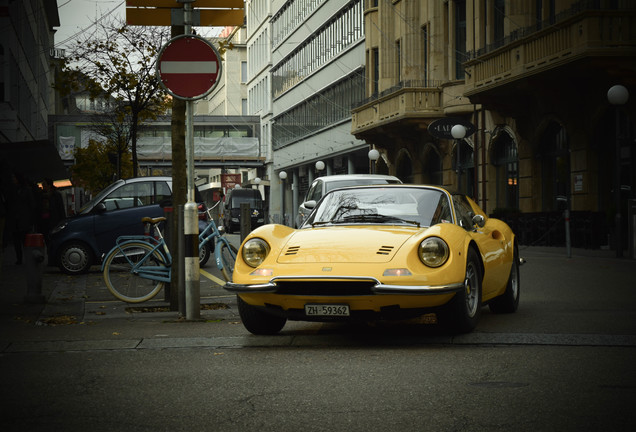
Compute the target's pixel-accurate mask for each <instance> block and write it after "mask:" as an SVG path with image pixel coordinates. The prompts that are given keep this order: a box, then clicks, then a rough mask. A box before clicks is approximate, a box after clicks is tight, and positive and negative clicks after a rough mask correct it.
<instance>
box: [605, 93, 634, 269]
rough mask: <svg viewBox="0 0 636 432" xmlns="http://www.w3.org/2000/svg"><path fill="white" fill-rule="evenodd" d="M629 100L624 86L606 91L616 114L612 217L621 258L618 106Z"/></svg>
mask: <svg viewBox="0 0 636 432" xmlns="http://www.w3.org/2000/svg"><path fill="white" fill-rule="evenodd" d="M628 99H629V91H628V90H627V88H625V86H622V85H615V86H612V87H610V89H609V90H608V91H607V100H608V101H609V103H610V104H612V105H614V106H615V107H616V108H615V111H616V114H615V117H616V150H615V153H616V155H615V164H616V167H615V168H616V169H615V170H614V205H615V206H616V216H615V217H614V224H615V225H614V229H615V232H616V257H617V258H622V256H623V239H622V225H623V224H622V215H621V139H620V136H621V132H620V126H621V124H620V123H621V122H620V114H619V110H620V108H619V107H620V106H621V105H625V104H626V103H627V100H628Z"/></svg>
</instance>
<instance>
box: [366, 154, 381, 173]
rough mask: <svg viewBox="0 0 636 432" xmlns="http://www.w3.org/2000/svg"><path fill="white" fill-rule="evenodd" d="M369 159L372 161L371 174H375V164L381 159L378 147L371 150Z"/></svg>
mask: <svg viewBox="0 0 636 432" xmlns="http://www.w3.org/2000/svg"><path fill="white" fill-rule="evenodd" d="M367 156H369V160H370V161H371V174H375V164H376V162H377V161H378V159H380V152H379V151H377V150H376V149H371V150H369V154H368V155H367Z"/></svg>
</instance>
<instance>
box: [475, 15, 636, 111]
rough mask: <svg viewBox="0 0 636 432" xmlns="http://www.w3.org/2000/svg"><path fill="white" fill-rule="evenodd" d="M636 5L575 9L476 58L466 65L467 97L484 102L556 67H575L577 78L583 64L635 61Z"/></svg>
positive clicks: (523, 30)
mask: <svg viewBox="0 0 636 432" xmlns="http://www.w3.org/2000/svg"><path fill="white" fill-rule="evenodd" d="M634 6H636V5H634ZM634 6H630V7H629V8H628V9H627V10H624V9H623V10H600V9H586V10H581V9H580V8H572V9H569V10H567V11H565V12H564V13H563V14H561V15H560V16H557V17H556V19H555V22H553V23H542V25H538V26H535V27H530V28H525V29H519V30H517V31H516V32H513V33H512V34H511V35H509V36H508V38H506V40H505V41H503V43H502V44H500V45H501V46H493V47H489V48H487V49H483V50H480V51H479V52H476V53H475V52H472V53H470V54H469V55H470V57H471V59H470V60H468V61H467V62H466V63H465V64H464V66H465V70H466V82H465V85H466V87H465V95H466V96H468V97H470V98H471V101H473V102H474V103H481V102H483V97H485V96H487V95H488V93H489V92H493V91H497V92H498V93H499V92H500V91H501V86H503V85H506V84H510V83H514V82H517V81H519V80H522V79H525V78H528V77H531V76H533V75H538V74H542V73H545V72H548V71H552V70H554V69H555V68H560V67H564V66H565V67H568V66H569V67H572V68H573V69H572V73H574V74H576V73H577V71H576V68H577V65H578V64H579V62H580V61H581V60H586V64H595V63H598V65H599V66H603V67H605V68H607V67H608V66H609V64H611V62H612V60H622V61H625V60H626V59H628V58H632V59H633V58H634V56H635V55H636V10H634ZM596 60H598V61H596Z"/></svg>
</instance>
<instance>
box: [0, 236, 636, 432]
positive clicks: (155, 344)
mask: <svg viewBox="0 0 636 432" xmlns="http://www.w3.org/2000/svg"><path fill="white" fill-rule="evenodd" d="M522 256H524V257H525V258H526V259H527V260H528V263H527V264H526V265H525V266H523V267H522V269H521V276H522V300H521V305H520V309H519V311H518V313H516V314H512V315H493V314H491V313H490V312H489V311H488V309H487V308H485V309H484V311H483V312H484V313H483V319H482V321H481V322H480V324H479V326H478V328H477V330H476V331H475V332H473V333H471V334H468V335H461V336H450V335H448V334H445V333H444V331H443V330H441V329H439V328H437V326H435V325H432V324H425V323H413V322H409V323H383V324H376V325H369V326H361V325H345V324H319V323H302V322H293V323H288V324H287V325H286V326H285V328H284V329H283V331H282V332H281V334H280V335H278V336H271V337H263V336H254V335H250V334H249V333H247V331H246V330H245V329H244V328H243V326H242V325H241V322H240V319H239V317H238V314H237V312H236V302H235V298H234V296H231V295H228V294H227V293H226V292H225V291H224V290H223V289H222V288H221V287H220V286H219V285H218V283H215V282H214V277H213V278H212V280H207V279H202V284H201V293H202V303H203V304H204V305H205V306H204V309H203V310H202V311H201V317H202V319H201V320H197V321H185V320H182V319H179V316H178V314H177V313H176V312H171V311H167V310H162V307H165V302H163V301H162V298H161V295H160V296H159V298H158V299H157V301H155V302H149V303H148V304H144V305H143V306H141V307H135V308H131V307H130V305H126V304H123V303H121V302H118V301H115V300H113V299H112V297H111V296H110V294H109V293H108V292H107V290H105V288H104V286H103V283H102V282H101V280H100V274H99V272H98V271H97V269H95V270H94V271H92V272H91V273H89V274H88V275H86V276H82V277H68V276H64V275H61V274H59V272H57V270H56V269H52V268H48V269H47V272H46V274H45V275H44V287H43V292H44V293H45V294H46V296H47V299H48V302H47V304H46V305H29V304H25V303H24V302H23V297H24V281H23V279H24V274H23V273H24V272H23V271H22V270H23V269H21V268H17V267H16V266H13V265H12V264H8V265H7V260H8V259H9V258H7V257H5V260H4V262H5V266H4V268H3V273H2V276H1V277H0V281H2V285H1V289H0V306H1V307H0V324H1V327H0V377H1V382H2V400H1V401H0V407H1V408H0V410H1V411H2V412H1V413H0V429H1V430H3V431H5V430H6V431H12V430H43V431H44V430H46V431H50V430H65V431H73V430H77V431H85V430H92V431H100V430H104V431H106V430H108V431H111V430H126V431H162V430H171V431H172V430H212V431H257V430H258V431H270V430H271V431H274V430H275V431H297V430H299V429H303V430H306V431H325V430H337V431H340V430H346V431H347V432H351V431H365V432H367V431H375V430H383V431H384V430H400V431H422V430H444V431H446V430H457V431H460V430H470V431H492V430H497V431H499V430H502V431H507V430H515V431H536V430H559V431H582V430H594V431H597V430H613V431H622V430H631V429H632V427H633V425H634V424H636V414H634V413H633V409H632V407H633V404H634V402H635V401H636V369H635V368H634V366H633V364H634V359H635V358H636V318H635V317H636V314H635V312H636V293H635V291H636V290H635V288H636V286H635V285H634V277H633V275H634V274H635V273H634V271H635V270H636V261H629V260H617V259H614V258H612V257H611V255H608V254H603V253H599V252H594V253H592V252H589V251H576V252H575V255H574V257H573V258H571V259H568V258H566V257H565V253H564V252H563V251H560V250H558V249H541V248H531V249H524V250H522ZM207 269H210V267H208V268H207ZM209 273H211V274H214V271H210V272H209ZM217 276H218V275H217Z"/></svg>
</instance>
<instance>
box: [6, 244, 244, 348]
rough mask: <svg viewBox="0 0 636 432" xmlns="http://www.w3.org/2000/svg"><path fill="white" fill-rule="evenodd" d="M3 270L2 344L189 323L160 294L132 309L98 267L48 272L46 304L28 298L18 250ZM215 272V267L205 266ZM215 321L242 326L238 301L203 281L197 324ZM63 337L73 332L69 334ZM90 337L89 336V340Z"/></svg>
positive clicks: (44, 277) (44, 288) (45, 272)
mask: <svg viewBox="0 0 636 432" xmlns="http://www.w3.org/2000/svg"><path fill="white" fill-rule="evenodd" d="M0 258H2V267H1V269H0V341H6V340H16V339H20V338H21V337H24V338H33V337H34V335H35V337H39V336H38V333H37V332H35V333H34V331H33V330H34V329H35V328H47V331H44V332H41V333H39V335H40V336H42V337H46V336H47V335H48V336H51V335H52V334H53V333H54V334H56V335H57V336H58V337H71V338H81V337H82V336H81V335H80V333H81V332H82V331H84V332H88V333H89V334H90V333H94V332H95V331H97V330H98V329H100V330H102V331H101V333H109V331H110V330H111V329H122V328H130V327H131V326H134V325H135V324H138V323H143V326H141V327H144V328H146V329H147V330H149V331H150V329H148V327H149V326H150V325H151V324H157V325H159V324H162V323H167V322H175V323H177V322H184V321H185V317H182V316H180V314H179V312H178V311H171V310H170V304H169V302H167V301H165V298H164V297H165V296H164V292H163V291H161V292H160V293H159V294H158V295H157V296H156V297H155V298H154V299H153V300H150V301H147V302H144V303H140V304H128V303H125V302H122V301H119V300H117V299H115V298H114V297H113V296H112V294H110V292H108V290H107V288H106V286H105V284H104V282H103V280H102V276H101V272H100V271H99V267H98V266H94V267H92V268H91V271H90V272H89V273H87V274H84V275H79V276H69V275H65V274H63V273H61V272H60V270H59V269H58V268H56V267H47V266H44V267H43V275H42V296H43V298H44V299H45V302H44V303H30V302H29V301H27V299H26V294H27V274H26V271H27V270H26V266H25V265H24V264H23V265H16V264H15V254H14V251H13V248H11V247H7V248H6V249H5V250H4V254H3V256H1V257H0ZM205 270H206V271H209V272H211V270H210V265H208V266H207V267H205ZM214 320H235V321H238V320H239V318H238V311H237V310H236V300H235V296H234V295H231V294H229V293H228V292H226V291H225V290H223V288H222V287H221V286H220V285H218V284H217V283H214V282H211V281H209V280H207V279H205V278H204V277H203V276H202V277H201V318H200V319H199V320H196V322H206V321H214ZM64 333H68V335H65V334H64ZM87 336H88V337H90V336H89V335H87Z"/></svg>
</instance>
